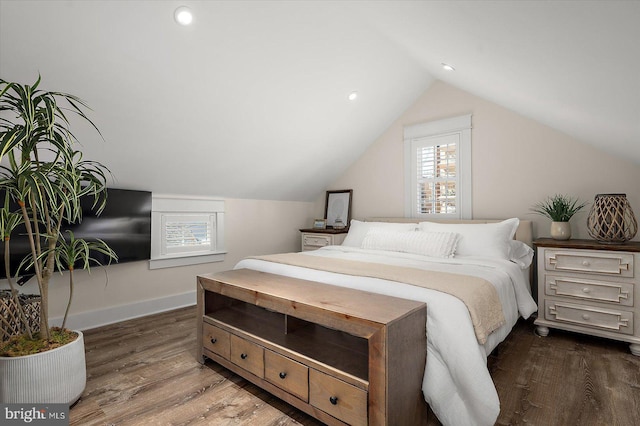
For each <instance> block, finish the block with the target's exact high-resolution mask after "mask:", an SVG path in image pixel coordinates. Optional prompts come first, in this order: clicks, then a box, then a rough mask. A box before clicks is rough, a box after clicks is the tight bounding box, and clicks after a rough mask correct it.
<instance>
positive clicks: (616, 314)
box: [544, 300, 633, 334]
mask: <svg viewBox="0 0 640 426" xmlns="http://www.w3.org/2000/svg"><path fill="white" fill-rule="evenodd" d="M544 317H545V319H547V320H549V321H557V322H564V323H570V324H576V325H581V326H587V327H592V328H597V329H600V330H606V331H611V332H614V333H621V334H633V313H632V312H627V311H617V310H613V309H604V308H599V307H595V306H584V305H574V304H572V303H564V302H557V301H554V300H546V301H545V312H544Z"/></svg>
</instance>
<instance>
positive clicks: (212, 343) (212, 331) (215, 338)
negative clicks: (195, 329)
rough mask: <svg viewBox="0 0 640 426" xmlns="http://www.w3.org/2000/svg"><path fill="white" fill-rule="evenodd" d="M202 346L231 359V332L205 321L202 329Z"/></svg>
mask: <svg viewBox="0 0 640 426" xmlns="http://www.w3.org/2000/svg"><path fill="white" fill-rule="evenodd" d="M202 334H203V335H202V346H204V348H205V349H208V350H210V351H211V352H213V353H216V354H218V355H220V356H221V357H223V358H224V359H229V354H230V344H229V333H228V332H226V331H224V330H222V329H220V328H218V327H216V326H213V325H211V324H207V323H204V324H203V330H202Z"/></svg>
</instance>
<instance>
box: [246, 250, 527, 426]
mask: <svg viewBox="0 0 640 426" xmlns="http://www.w3.org/2000/svg"><path fill="white" fill-rule="evenodd" d="M305 254H308V255H309V256H327V257H340V258H344V259H353V260H359V261H364V262H379V263H387V264H393V265H404V266H408V267H413V268H421V269H429V270H438V271H446V272H454V273H459V274H466V275H475V276H479V277H482V278H484V279H485V280H487V281H489V282H491V283H492V284H493V285H494V286H495V287H496V289H497V291H498V294H499V297H500V301H501V302H502V305H503V310H504V316H505V318H506V324H505V325H504V326H502V327H501V328H499V329H498V330H496V331H495V332H493V333H492V334H491V335H490V336H489V339H488V340H487V342H486V343H485V344H484V345H480V344H479V343H478V341H477V340H476V336H475V333H474V330H473V326H472V324H471V318H470V316H469V312H468V310H467V308H466V306H465V305H464V304H463V303H462V302H461V301H460V300H459V299H457V298H456V297H454V296H451V295H448V294H445V293H441V292H438V291H435V290H429V289H425V288H421V287H416V286H412V285H408V284H402V283H398V282H390V281H386V280H382V279H376V278H365V277H353V276H347V275H341V274H336V273H331V272H325V271H320V270H313V269H306V268H301V267H297V266H289V265H284V264H278V263H273V262H267V261H262V260H257V259H244V260H242V261H240V262H239V263H238V264H237V265H236V266H235V269H238V268H247V269H255V270H259V271H264V272H270V273H274V274H278V275H286V276H291V277H295V278H302V279H307V280H312V281H318V282H323V283H327V284H333V285H339V286H343V287H350V288H356V289H361V290H367V291H373V292H376V293H381V294H386V295H390V296H397V297H403V298H407V299H414V300H419V301H423V302H426V303H427V363H426V368H425V373H424V378H423V382H422V391H423V394H424V397H425V400H426V401H427V402H428V403H429V405H430V406H431V408H432V410H433V412H434V413H435V414H436V416H437V417H438V419H439V420H440V421H441V422H442V423H443V424H445V425H456V426H462V425H493V424H494V423H495V421H496V419H497V417H498V414H499V413H500V401H499V400H498V394H497V392H496V389H495V386H494V385H493V381H492V380H491V376H490V375H489V371H488V369H487V355H488V354H489V353H490V352H491V351H492V350H493V349H494V348H495V347H496V346H497V345H498V343H500V342H501V341H502V340H504V338H505V337H506V336H507V335H508V334H509V332H510V331H511V329H512V327H513V325H514V324H515V323H516V321H517V319H518V317H519V316H522V317H524V318H528V317H529V316H530V315H531V314H532V313H533V312H535V311H536V310H537V307H536V304H535V302H534V300H533V298H532V297H531V290H530V287H529V282H528V276H527V273H528V272H527V271H525V270H522V269H520V267H518V266H517V265H516V264H515V263H513V262H510V261H508V260H502V259H490V258H480V257H456V258H450V259H444V258H430V257H425V256H421V255H416V254H408V253H398V252H390V251H380V250H365V249H360V248H354V247H346V246H329V247H324V248H322V249H320V250H316V251H311V252H305Z"/></svg>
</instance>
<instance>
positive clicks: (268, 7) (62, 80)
mask: <svg viewBox="0 0 640 426" xmlns="http://www.w3.org/2000/svg"><path fill="white" fill-rule="evenodd" d="M181 5H185V6H188V7H189V8H190V9H191V10H192V11H193V13H194V22H193V24H192V25H190V26H180V25H177V24H176V22H175V21H174V18H173V14H174V10H175V9H176V8H177V7H178V6H181ZM638 22H640V2H637V1H604V0H603V1H600V2H598V1H589V2H586V1H584V2H581V1H566V2H564V1H554V2H547V1H470V2H466V1H456V2H452V1H442V2H440V1H406V2H405V1H297V2H294V1H269V0H264V1H194V0H184V1H135V0H133V1H101V0H93V1H56V0H51V1H29V0H22V1H12V0H0V78H3V79H5V80H9V81H20V82H23V83H29V82H33V81H35V79H36V78H37V75H38V73H40V74H41V75H42V77H43V83H42V87H43V88H46V89H49V90H57V91H64V92H69V93H72V94H74V95H77V96H79V97H81V98H83V99H84V100H85V101H87V102H88V103H89V105H90V106H91V107H92V109H93V112H92V114H91V117H92V118H93V119H94V121H95V122H96V124H97V125H98V127H99V128H100V130H101V131H102V133H103V135H104V139H105V142H102V141H101V140H100V138H99V137H97V136H96V135H95V133H92V132H91V129H89V128H85V127H81V126H80V127H77V128H75V131H76V134H77V136H79V139H80V140H81V141H82V142H83V146H84V151H85V152H86V155H87V156H88V157H90V158H92V159H97V160H99V161H101V162H103V163H105V164H106V165H107V166H109V167H110V169H111V170H112V171H113V174H114V176H115V182H114V183H113V185H112V186H114V187H121V188H133V189H148V190H153V191H155V192H161V193H175V194H193V195H214V196H223V197H234V198H256V199H275V200H300V201H308V200H313V199H315V198H316V197H317V196H318V195H319V194H321V193H322V192H323V191H324V190H325V189H326V187H327V185H329V184H330V183H331V182H332V181H333V180H334V179H335V178H336V177H338V176H339V175H340V174H341V173H342V172H343V171H344V170H345V169H346V168H347V167H348V166H349V165H350V164H351V163H352V162H353V161H354V160H356V159H357V158H358V157H359V156H360V155H361V154H362V153H363V152H364V151H365V150H366V148H367V147H368V146H369V145H370V144H371V143H372V142H373V141H375V139H376V138H377V137H378V136H379V135H380V134H381V133H382V132H383V131H384V130H385V129H386V128H387V127H388V126H389V125H390V124H391V123H392V122H393V121H394V120H395V119H396V118H397V117H398V116H399V115H400V114H401V113H402V112H403V111H405V110H406V109H407V108H408V107H409V106H410V105H411V104H412V103H413V102H414V101H415V100H416V99H417V98H418V97H419V96H420V95H422V94H423V93H424V92H425V90H426V89H428V87H429V85H430V84H431V83H432V82H433V81H435V80H437V79H439V80H443V81H445V82H447V83H449V84H451V85H453V86H456V87H459V88H461V89H463V90H466V91H468V92H470V93H473V94H475V95H478V96H480V97H483V98H485V99H487V100H490V101H493V102H495V103H497V104H500V105H502V106H504V107H506V108H509V109H512V110H514V111H516V112H518V113H520V114H522V115H525V116H528V117H530V118H532V119H535V120H537V121H539V122H541V123H543V124H546V125H549V126H551V127H553V128H556V129H558V130H560V131H562V132H565V133H567V134H569V135H572V136H574V137H575V138H577V139H579V140H581V141H584V142H585V143H589V144H593V145H595V146H597V147H600V148H601V149H603V150H607V151H609V152H611V153H612V154H613V155H618V156H621V157H626V158H628V159H629V160H631V161H634V162H636V163H638V164H639V165H640V47H639V46H638V43H639V40H640V25H638ZM442 63H448V64H451V65H453V66H454V67H455V69H456V70H455V71H454V72H447V71H444V70H443V69H442V66H441V64H442ZM353 91H357V92H358V98H357V99H356V100H354V101H349V100H348V99H347V96H348V95H349V94H350V93H351V92H353ZM373 172H375V171H373Z"/></svg>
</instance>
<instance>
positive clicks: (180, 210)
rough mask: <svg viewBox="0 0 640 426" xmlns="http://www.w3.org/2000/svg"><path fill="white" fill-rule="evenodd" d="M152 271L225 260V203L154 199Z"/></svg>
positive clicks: (158, 196) (158, 197)
mask: <svg viewBox="0 0 640 426" xmlns="http://www.w3.org/2000/svg"><path fill="white" fill-rule="evenodd" d="M151 228H152V236H151V263H150V265H151V266H150V267H151V269H156V268H165V267H171V266H182V265H192V264H197V263H207V262H216V261H222V260H224V254H225V252H226V251H225V249H224V201H221V200H212V199H206V198H188V197H176V196H160V195H155V194H154V196H153V208H152V213H151Z"/></svg>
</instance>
